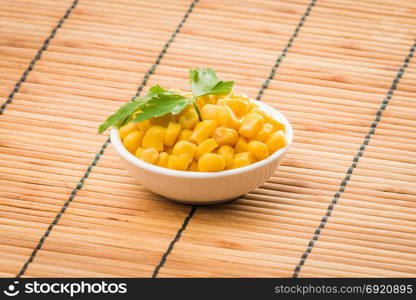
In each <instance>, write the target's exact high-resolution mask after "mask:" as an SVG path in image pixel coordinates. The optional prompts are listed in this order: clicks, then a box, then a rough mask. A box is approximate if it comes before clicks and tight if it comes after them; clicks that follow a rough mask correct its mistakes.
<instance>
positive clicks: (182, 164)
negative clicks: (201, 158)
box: [168, 154, 189, 171]
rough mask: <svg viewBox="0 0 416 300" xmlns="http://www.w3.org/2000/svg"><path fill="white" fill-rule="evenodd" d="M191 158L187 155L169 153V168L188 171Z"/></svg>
mask: <svg viewBox="0 0 416 300" xmlns="http://www.w3.org/2000/svg"><path fill="white" fill-rule="evenodd" d="M188 165H189V159H188V157H187V156H186V155H174V154H172V155H169V158H168V168H169V169H173V170H179V171H186V170H187V169H188Z"/></svg>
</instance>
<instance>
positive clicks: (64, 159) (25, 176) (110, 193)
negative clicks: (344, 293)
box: [0, 0, 416, 277]
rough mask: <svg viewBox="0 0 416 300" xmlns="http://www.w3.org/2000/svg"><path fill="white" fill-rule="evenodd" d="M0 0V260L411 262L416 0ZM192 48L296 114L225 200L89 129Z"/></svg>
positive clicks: (211, 265) (302, 269)
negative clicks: (273, 156)
mask: <svg viewBox="0 0 416 300" xmlns="http://www.w3.org/2000/svg"><path fill="white" fill-rule="evenodd" d="M0 4H1V6H0V7H1V9H0V22H1V25H2V26H0V37H1V38H0V55H1V59H0V68H1V72H0V74H1V76H0V80H1V90H0V97H1V100H0V101H1V103H2V104H3V105H2V106H1V109H0V186H1V188H0V205H1V208H0V229H1V230H0V252H1V253H2V255H1V256H0V266H1V267H0V275H1V276H4V277H6V276H7V277H10V276H18V277H20V276H29V277H38V276H39V277H51V276H60V277H62V276H74V277H78V276H79V277H85V276H92V277H95V276H109V277H112V276H126V277H130V276H134V277H150V276H155V277H156V276H158V277H172V276H173V277H207V276H208V277H217V276H218V277H273V276H279V277H280V276H282V277H291V276H294V277H297V276H300V277H326V276H328V277H391V276H395V277H409V276H413V277H414V276H416V230H415V225H416V205H415V202H416V176H415V175H416V174H415V173H416V126H415V125H416V102H415V99H414V98H415V95H416V88H415V80H416V68H415V63H414V59H412V57H413V55H414V50H415V49H414V48H415V37H416V29H415V28H416V27H415V25H416V19H415V18H414V13H415V12H416V3H415V2H414V1H411V0H395V1H392V0H365V1H353V0H318V1H315V0H312V1H310V0H294V1H293V0H292V1H289V0H277V1H276V0H262V1H258V0H243V1H233V0H221V1H220V0H200V1H198V0H194V1H190V0H176V1H169V0H161V1H157V2H154V1H132V0H118V1H115V0H107V1H98V0H79V1H77V0H75V1H69V0H61V1H52V0H46V1H36V2H34V1H30V0H19V1H12V2H11V1H5V0H1V1H0ZM149 20H151V21H149ZM196 66H210V67H214V68H215V69H216V70H217V72H218V73H219V74H221V77H222V78H224V79H226V80H231V79H232V80H235V81H236V82H237V86H236V89H237V90H238V91H240V92H242V93H247V94H248V95H250V96H251V97H253V98H257V99H260V100H262V101H264V102H266V103H268V104H271V105H273V106H274V107H276V108H278V109H279V110H281V111H282V112H284V113H285V114H286V115H287V116H288V118H289V120H290V121H291V122H292V124H293V125H294V129H295V142H294V144H293V146H292V148H291V149H290V151H289V152H288V153H287V156H286V157H285V160H284V162H283V165H282V166H281V167H280V168H279V170H278V171H277V172H276V173H275V175H274V176H273V177H272V178H271V179H270V180H269V181H268V182H267V183H266V184H265V185H263V186H262V187H260V188H258V189H256V190H255V191H253V192H252V193H249V194H248V195H245V196H244V197H242V198H241V199H238V200H236V201H234V202H231V203H228V204H225V205H218V206H209V207H196V206H193V207H190V206H186V205H180V204H175V203H172V202H170V201H167V200H165V199H162V198H161V197H159V196H157V195H155V194H152V193H151V192H148V191H147V190H145V189H144V188H143V187H141V186H139V185H137V184H135V183H134V182H133V180H132V179H131V178H130V176H129V175H128V174H127V172H126V171H125V169H124V167H123V166H122V165H121V163H120V161H119V159H118V158H117V156H116V153H115V152H114V151H113V149H112V148H111V146H109V140H108V139H107V137H106V136H100V135H98V134H97V133H96V130H97V126H98V124H99V123H100V122H101V121H102V120H103V119H104V118H105V117H106V116H107V115H108V114H109V113H111V112H113V111H114V110H115V109H116V108H117V107H118V106H119V105H120V104H121V103H123V102H126V101H128V100H129V99H130V98H131V97H132V96H133V95H135V94H136V93H141V92H142V90H143V91H145V90H146V89H147V88H148V86H150V85H152V84H155V83H161V84H163V85H164V86H175V87H179V88H184V89H185V88H186V87H187V85H188V82H187V78H186V76H187V69H188V68H191V67H196ZM107 146H108V147H107Z"/></svg>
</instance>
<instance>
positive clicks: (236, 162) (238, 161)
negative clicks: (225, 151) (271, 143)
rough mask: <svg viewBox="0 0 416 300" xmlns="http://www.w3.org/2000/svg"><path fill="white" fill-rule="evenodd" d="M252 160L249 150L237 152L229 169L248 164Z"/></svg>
mask: <svg viewBox="0 0 416 300" xmlns="http://www.w3.org/2000/svg"><path fill="white" fill-rule="evenodd" d="M253 162H254V158H253V156H252V154H251V153H250V152H243V153H238V154H236V155H235V156H234V159H233V162H232V164H231V169H236V168H241V167H244V166H248V165H250V164H252V163H253Z"/></svg>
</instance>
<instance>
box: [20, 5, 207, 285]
mask: <svg viewBox="0 0 416 300" xmlns="http://www.w3.org/2000/svg"><path fill="white" fill-rule="evenodd" d="M76 2H78V1H75V3H76ZM198 2H199V0H194V1H193V2H192V3H191V5H190V6H189V8H188V10H187V11H186V13H185V15H184V16H183V18H182V20H181V21H180V23H179V24H178V26H177V27H176V29H175V31H174V32H173V33H172V35H171V36H170V38H169V40H168V41H167V42H166V43H165V45H164V46H163V49H162V51H161V52H160V53H159V55H158V57H157V58H156V61H155V62H154V63H153V65H152V67H151V68H150V69H149V70H148V71H147V72H146V74H145V75H144V77H143V81H142V83H141V84H140V86H139V87H138V89H137V92H136V95H137V96H138V95H139V94H140V92H141V91H142V90H143V88H144V86H145V85H146V83H147V81H148V80H149V77H150V75H152V74H153V73H154V72H155V70H156V68H157V66H158V65H159V64H160V62H161V61H162V58H163V57H164V55H165V53H166V51H167V50H168V49H169V46H170V44H172V42H173V41H174V40H175V37H176V35H177V34H178V33H179V32H180V30H181V28H182V26H183V24H184V23H185V22H186V20H187V19H188V17H189V15H190V14H191V12H192V10H193V8H194V7H195V5H196V4H197V3H198ZM71 7H72V6H71ZM65 16H66V18H67V17H68V16H69V14H68V16H67V14H65ZM109 143H110V137H108V138H107V140H106V141H105V142H104V144H103V145H102V146H101V149H100V151H99V152H98V153H97V154H96V155H95V158H94V160H93V161H92V162H91V164H90V165H89V166H88V168H87V170H86V171H85V173H84V175H83V176H82V178H81V179H80V181H79V182H78V184H77V186H76V187H75V188H74V189H73V190H72V192H71V195H70V197H69V198H68V200H67V201H65V203H64V205H63V206H62V208H61V210H60V211H59V212H58V214H57V215H56V216H55V219H54V220H53V221H52V223H51V224H50V225H49V227H48V229H47V230H46V232H45V233H44V234H43V236H42V237H41V238H40V240H39V242H38V244H37V246H36V247H35V249H33V251H32V254H31V255H30V257H29V258H28V260H27V261H26V262H25V264H24V265H23V267H22V269H21V270H20V272H19V273H18V274H17V275H16V278H20V277H21V276H23V275H24V273H25V272H26V270H27V268H28V266H29V264H30V263H31V262H32V261H33V260H34V258H35V256H36V254H37V253H38V251H39V250H40V249H41V248H42V246H43V243H44V242H45V240H46V238H47V237H48V236H49V234H50V233H51V231H52V230H53V227H54V226H55V225H56V224H58V222H59V220H60V218H61V216H62V215H63V214H64V213H65V211H66V209H67V208H68V206H69V204H70V203H71V202H72V200H74V198H75V196H76V194H77V193H78V191H79V190H81V189H82V187H83V186H84V183H85V180H86V179H87V178H88V177H89V175H90V174H91V171H92V169H93V168H94V167H95V166H96V165H97V163H98V161H99V160H100V158H101V156H103V154H104V152H105V149H106V148H107V146H108V144H109ZM179 237H180V235H179ZM179 237H178V238H179Z"/></svg>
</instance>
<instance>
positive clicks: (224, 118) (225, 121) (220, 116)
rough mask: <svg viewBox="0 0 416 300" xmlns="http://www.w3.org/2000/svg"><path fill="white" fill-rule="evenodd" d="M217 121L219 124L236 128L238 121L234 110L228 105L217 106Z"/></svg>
mask: <svg viewBox="0 0 416 300" xmlns="http://www.w3.org/2000/svg"><path fill="white" fill-rule="evenodd" d="M217 121H218V123H219V124H220V125H221V126H225V127H228V128H233V129H238V127H240V123H239V122H238V119H237V117H236V116H235V114H234V112H233V111H232V110H231V108H229V107H228V106H218V111H217Z"/></svg>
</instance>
